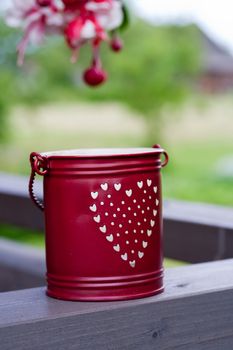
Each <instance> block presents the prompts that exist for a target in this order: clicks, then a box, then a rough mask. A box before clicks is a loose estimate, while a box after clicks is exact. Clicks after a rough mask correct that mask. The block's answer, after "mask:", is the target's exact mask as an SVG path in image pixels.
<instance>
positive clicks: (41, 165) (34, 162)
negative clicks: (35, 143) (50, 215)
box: [28, 152, 48, 211]
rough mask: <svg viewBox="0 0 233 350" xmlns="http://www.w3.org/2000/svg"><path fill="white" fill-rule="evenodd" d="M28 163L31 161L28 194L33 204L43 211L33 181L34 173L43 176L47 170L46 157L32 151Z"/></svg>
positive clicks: (42, 205)
mask: <svg viewBox="0 0 233 350" xmlns="http://www.w3.org/2000/svg"><path fill="white" fill-rule="evenodd" d="M30 163H31V176H30V180H29V185H28V187H29V194H30V197H31V200H32V201H33V202H34V204H35V205H36V206H37V207H38V208H39V209H40V210H42V211H44V204H43V202H41V201H40V200H39V199H38V198H37V196H36V194H35V192H34V182H35V178H36V174H38V175H40V176H44V175H46V174H47V172H48V161H47V158H46V157H43V156H42V155H41V154H39V153H36V152H33V153H31V155H30Z"/></svg>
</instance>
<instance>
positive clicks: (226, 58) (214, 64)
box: [200, 30, 233, 74]
mask: <svg viewBox="0 0 233 350" xmlns="http://www.w3.org/2000/svg"><path fill="white" fill-rule="evenodd" d="M200 32H201V40H202V48H203V49H202V62H203V70H204V71H207V72H209V73H214V74H233V56H232V55H231V53H230V52H229V51H228V50H227V49H225V48H223V47H222V46H221V45H219V44H218V43H217V42H215V41H214V40H212V39H211V38H210V37H209V36H208V35H207V34H206V33H204V32H203V31H202V30H200Z"/></svg>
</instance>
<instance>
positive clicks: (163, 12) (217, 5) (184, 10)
mask: <svg viewBox="0 0 233 350" xmlns="http://www.w3.org/2000/svg"><path fill="white" fill-rule="evenodd" d="M130 2H132V3H133V5H134V7H135V9H136V10H137V12H138V13H140V16H142V17H145V18H147V19H150V20H151V21H153V22H155V23H159V22H166V21H172V22H182V21H183V22H194V23H197V24H199V26H200V27H201V28H202V29H204V30H205V31H206V33H207V34H209V35H210V36H211V37H213V38H214V39H215V40H217V41H218V42H219V43H220V44H222V45H223V46H225V47H227V48H228V49H230V50H231V52H232V53H233V1H232V0H131V1H130Z"/></svg>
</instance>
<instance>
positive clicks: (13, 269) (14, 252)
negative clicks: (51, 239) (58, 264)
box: [0, 239, 45, 292]
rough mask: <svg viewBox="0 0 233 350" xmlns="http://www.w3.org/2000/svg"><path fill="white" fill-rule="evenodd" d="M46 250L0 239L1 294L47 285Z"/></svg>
mask: <svg viewBox="0 0 233 350" xmlns="http://www.w3.org/2000/svg"><path fill="white" fill-rule="evenodd" d="M44 255H45V254H44V250H41V249H36V248H33V247H30V246H25V245H23V244H19V243H15V242H13V241H8V240H5V239H0V292H4V291H10V290H17V289H25V288H33V287H39V286H44V285H45V277H44V276H45V257H44Z"/></svg>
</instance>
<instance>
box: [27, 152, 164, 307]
mask: <svg viewBox="0 0 233 350" xmlns="http://www.w3.org/2000/svg"><path fill="white" fill-rule="evenodd" d="M161 154H165V156H166V159H165V162H164V163H162V161H161ZM36 155H37V154H36V153H33V154H32V155H31V161H32V167H33V169H34V171H35V172H38V173H40V174H41V175H44V215H45V227H46V262H47V294H48V295H49V296H51V297H55V298H58V299H63V300H86V301H87V300H92V301H98V300H106V301H107V300H127V299H133V298H141V297H146V296H150V295H154V294H156V293H160V292H162V291H163V249H162V198H161V174H160V170H161V167H162V166H163V165H165V163H167V154H166V152H164V150H162V149H161V148H159V147H156V148H154V149H153V148H151V149H150V148H148V149H127V150H120V149H115V150H86V151H72V152H71V151H70V152H68V151H66V152H55V153H45V154H41V155H39V157H40V158H39V159H38V158H37V156H36ZM41 169H42V170H41ZM32 196H34V194H32ZM33 200H34V201H35V196H34V197H33Z"/></svg>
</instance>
